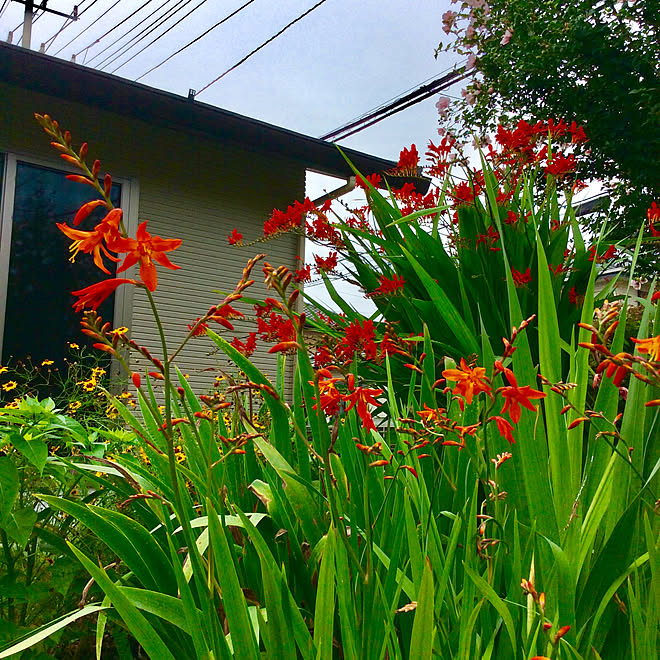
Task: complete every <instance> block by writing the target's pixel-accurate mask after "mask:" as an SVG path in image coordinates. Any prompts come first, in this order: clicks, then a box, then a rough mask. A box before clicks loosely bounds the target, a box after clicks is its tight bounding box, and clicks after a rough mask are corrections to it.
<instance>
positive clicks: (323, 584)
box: [314, 526, 335, 660]
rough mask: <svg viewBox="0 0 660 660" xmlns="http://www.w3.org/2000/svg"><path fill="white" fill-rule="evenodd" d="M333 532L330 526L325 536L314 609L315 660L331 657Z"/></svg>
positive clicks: (333, 589) (333, 607)
mask: <svg viewBox="0 0 660 660" xmlns="http://www.w3.org/2000/svg"><path fill="white" fill-rule="evenodd" d="M334 554H335V534H334V528H333V527H332V526H331V527H330V529H329V530H328V534H327V536H326V537H325V546H324V548H323V558H322V559H321V568H320V570H319V581H318V587H317V593H316V608H315V610H314V644H315V645H316V648H317V653H316V658H317V660H325V658H332V634H333V629H334V622H335V557H334Z"/></svg>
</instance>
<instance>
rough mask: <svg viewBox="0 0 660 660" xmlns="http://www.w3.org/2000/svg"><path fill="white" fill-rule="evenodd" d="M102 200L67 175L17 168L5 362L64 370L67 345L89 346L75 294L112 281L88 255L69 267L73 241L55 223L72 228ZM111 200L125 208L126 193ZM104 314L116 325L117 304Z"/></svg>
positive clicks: (90, 221)
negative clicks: (88, 205) (80, 213)
mask: <svg viewBox="0 0 660 660" xmlns="http://www.w3.org/2000/svg"><path fill="white" fill-rule="evenodd" d="M96 198H98V195H97V194H95V192H94V191H93V190H92V189H91V188H90V187H89V186H86V185H84V184H80V183H74V182H72V181H69V180H68V179H67V178H66V173H65V172H61V171H58V170H52V169H48V168H45V167H38V166H36V165H31V164H29V163H21V162H19V163H18V164H17V167H16V190H15V197H14V213H13V224H12V234H11V254H10V261H9V281H8V286H7V307H6V312H5V327H4V340H3V350H2V362H3V363H6V362H7V361H9V360H10V359H11V360H12V361H13V362H15V361H17V360H25V359H26V358H27V357H28V356H29V357H31V359H32V363H33V364H40V363H41V361H42V360H46V359H49V360H54V361H55V363H56V365H57V366H62V365H63V358H64V355H65V348H66V343H67V342H71V341H73V342H76V343H78V344H80V345H83V344H90V343H91V342H88V341H87V338H86V337H85V336H84V335H82V334H81V332H80V314H76V313H75V312H74V311H73V309H72V308H71V305H72V304H73V303H74V302H75V300H76V298H75V296H73V295H71V291H75V290H77V289H82V288H84V287H86V286H89V285H90V284H94V283H96V282H99V281H100V280H102V279H104V278H106V277H108V276H107V275H106V274H105V273H103V272H102V271H100V270H99V269H98V268H97V267H96V266H95V265H94V263H93V261H92V257H91V255H89V254H78V256H77V257H76V259H75V263H71V262H70V261H69V256H70V253H69V249H68V248H69V245H70V244H71V240H70V239H69V238H67V237H66V236H65V235H64V234H62V232H61V231H60V230H59V229H58V228H57V227H56V226H55V223H56V222H66V223H67V224H69V225H70V226H71V225H72V221H73V217H74V215H75V213H76V211H77V210H78V209H79V208H80V206H81V205H82V204H84V203H85V202H88V201H90V200H92V199H96ZM112 198H113V199H112V201H113V204H114V205H115V206H119V202H120V186H118V185H115V186H113V190H112ZM103 214H104V209H102V208H101V209H96V210H95V212H94V213H93V214H92V215H91V216H90V217H88V218H87V219H86V220H84V221H83V222H82V223H81V224H80V226H78V227H77V229H82V230H91V229H93V228H94V226H95V225H96V224H98V222H99V221H100V219H101V218H102V217H103ZM105 264H106V268H108V270H110V272H111V273H113V275H114V271H115V264H114V263H113V262H111V261H109V260H107V259H105ZM98 311H99V313H100V314H101V316H102V317H103V318H104V319H105V320H108V321H110V322H112V317H113V312H114V297H113V298H109V299H108V300H107V301H106V302H105V303H104V304H103V305H102V306H101V307H100V308H99V310H98Z"/></svg>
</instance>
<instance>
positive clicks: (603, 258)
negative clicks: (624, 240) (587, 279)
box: [589, 245, 616, 264]
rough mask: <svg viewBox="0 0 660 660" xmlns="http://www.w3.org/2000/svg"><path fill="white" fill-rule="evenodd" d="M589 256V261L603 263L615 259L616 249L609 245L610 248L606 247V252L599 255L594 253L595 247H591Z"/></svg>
mask: <svg viewBox="0 0 660 660" xmlns="http://www.w3.org/2000/svg"><path fill="white" fill-rule="evenodd" d="M589 254H590V255H591V256H590V257H589V261H593V260H594V259H596V263H597V264H600V263H602V262H603V261H607V260H608V259H612V258H613V257H615V256H616V248H615V247H614V245H610V247H608V248H607V250H606V251H605V252H604V253H603V254H601V255H599V254H598V253H597V252H596V246H595V245H592V246H591V247H590V248H589Z"/></svg>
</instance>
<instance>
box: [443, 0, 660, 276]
mask: <svg viewBox="0 0 660 660" xmlns="http://www.w3.org/2000/svg"><path fill="white" fill-rule="evenodd" d="M472 4H473V3H467V2H466V3H463V8H462V9H461V8H459V14H458V16H456V17H455V19H454V21H453V25H452V26H451V27H450V28H449V27H448V29H447V30H446V31H448V34H449V35H450V38H449V39H448V41H447V44H446V48H447V49H453V50H455V51H457V52H459V53H461V54H464V55H470V56H472V58H473V59H474V60H475V67H476V68H475V82H474V83H472V84H471V85H470V86H468V91H469V95H468V97H467V100H465V99H464V100H463V102H462V104H461V112H460V115H461V128H460V129H459V130H460V131H461V132H462V133H464V134H468V135H469V134H470V133H474V132H479V131H490V130H494V128H495V127H496V125H497V123H499V122H501V123H508V122H510V121H511V120H518V119H521V118H522V119H526V120H528V121H532V122H533V121H539V120H545V119H547V118H548V117H554V118H555V119H557V120H559V119H565V120H567V121H568V122H569V123H570V122H571V121H576V122H578V123H579V124H582V125H584V128H585V131H586V132H587V136H588V138H589V146H590V148H591V151H590V157H589V160H588V162H586V163H585V164H584V165H583V167H582V168H581V171H580V176H581V177H582V178H585V179H590V178H594V179H598V180H602V181H604V182H605V183H606V184H608V186H609V187H610V188H611V192H612V197H613V198H614V199H615V200H616V204H615V205H614V207H613V208H612V209H611V211H610V213H609V219H610V227H611V228H612V230H613V234H612V238H614V239H615V240H620V239H622V238H631V237H632V236H634V235H635V234H636V232H637V228H638V227H639V225H640V223H641V221H642V220H643V218H644V217H645V215H646V209H647V208H648V207H649V206H650V205H651V202H652V201H653V200H657V198H658V196H660V174H659V171H658V168H657V167H656V166H655V165H654V159H653V158H650V159H649V158H648V154H653V153H658V150H659V149H660V80H659V76H660V71H659V69H658V61H660V49H659V46H658V44H660V35H659V34H658V28H659V24H658V16H659V15H660V3H658V1H657V0H647V1H646V2H615V1H614V0H577V1H572V2H565V1H563V0H552V1H548V2H543V3H538V2H531V1H530V0H490V1H489V2H488V3H487V7H488V13H485V12H484V9H483V8H479V7H477V8H476V9H472V10H471V9H470V7H468V5H472ZM477 4H482V5H483V4H484V3H477ZM449 23H451V21H448V24H449ZM442 50H443V47H442V46H441V47H440V48H439V49H438V52H441V51H442ZM597 222H598V224H600V220H598V221H597ZM598 224H596V225H592V226H591V231H592V232H596V231H598ZM655 252H656V250H655V248H654V247H649V248H647V249H646V250H644V251H643V255H642V257H643V258H642V262H641V266H642V267H643V272H645V273H647V274H651V273H653V272H654V271H655V270H657V267H658V261H657V255H656V254H655Z"/></svg>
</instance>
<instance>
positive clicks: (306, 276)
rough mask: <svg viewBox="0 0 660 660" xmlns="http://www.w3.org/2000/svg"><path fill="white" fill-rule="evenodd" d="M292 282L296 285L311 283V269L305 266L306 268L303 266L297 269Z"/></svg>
mask: <svg viewBox="0 0 660 660" xmlns="http://www.w3.org/2000/svg"><path fill="white" fill-rule="evenodd" d="M293 281H294V282H297V283H298V284H303V283H304V282H311V281H312V267H311V266H310V265H309V264H307V265H306V266H303V267H302V268H297V269H296V272H295V274H294V276H293Z"/></svg>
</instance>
